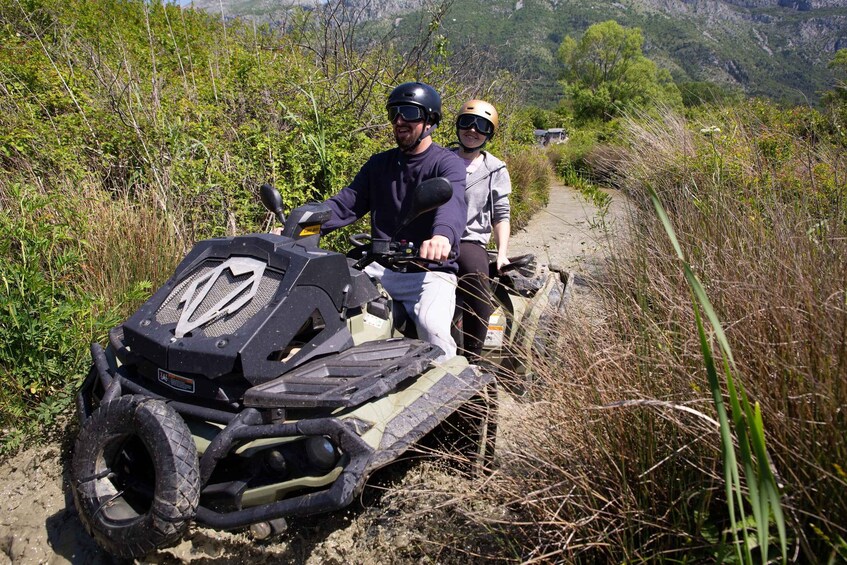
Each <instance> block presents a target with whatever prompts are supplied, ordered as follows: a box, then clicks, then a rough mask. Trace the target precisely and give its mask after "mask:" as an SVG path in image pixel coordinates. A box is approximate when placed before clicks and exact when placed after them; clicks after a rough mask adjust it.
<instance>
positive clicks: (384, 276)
mask: <svg viewBox="0 0 847 565" xmlns="http://www.w3.org/2000/svg"><path fill="white" fill-rule="evenodd" d="M365 271H366V272H367V273H368V274H369V275H370V276H372V277H376V278H378V279H380V281H381V282H382V287H383V288H384V289H385V291H386V292H387V293H388V294H389V296H391V299H392V300H394V301H395V302H399V303H401V304H402V305H403V307H405V308H406V312H407V313H408V314H409V317H410V318H411V319H412V320H414V321H415V327H416V328H417V330H418V338H420V339H422V340H424V341H428V342H429V343H432V344H433V345H437V346H438V347H440V348H441V350H442V351H444V355H442V356H441V357H439V358H438V359H436V361H446V360H447V359H450V358H452V357H455V355H456V342H455V341H453V336H451V335H450V325H451V324H452V322H453V312H454V310H455V309H456V275H453V274H450V273H441V272H428V273H397V272H395V271H392V270H390V269H385V268H383V267H381V266H379V265H376V264H375V263H371V264H370V265H368V266H367V268H366V269H365Z"/></svg>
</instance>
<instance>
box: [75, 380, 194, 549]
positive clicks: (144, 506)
mask: <svg viewBox="0 0 847 565" xmlns="http://www.w3.org/2000/svg"><path fill="white" fill-rule="evenodd" d="M199 477H200V476H199V472H198V462H197V449H196V447H195V445H194V440H193V439H192V437H191V432H189V430H188V427H187V426H186V425H185V422H184V421H183V420H182V418H180V416H179V415H178V414H177V413H176V412H175V411H174V410H173V409H172V408H171V407H170V406H168V405H167V404H165V403H164V402H162V401H161V400H155V399H152V398H148V397H145V396H121V397H118V398H116V399H115V400H112V401H111V402H107V403H105V404H103V405H101V406H100V407H99V408H98V409H97V410H96V411H94V413H93V414H91V416H90V417H89V418H88V419H87V420H86V421H85V423H84V425H83V427H82V430H81V431H80V434H79V437H78V438H77V441H76V447H75V449H74V455H73V460H72V463H71V489H72V491H73V497H74V503H75V504H76V508H77V511H78V512H79V516H80V519H81V520H82V523H83V525H84V526H85V529H86V530H87V531H88V533H89V534H91V536H92V537H93V538H94V539H95V540H96V541H97V543H99V544H100V545H101V546H102V547H103V548H104V549H105V550H106V551H107V552H109V553H111V554H112V555H114V556H116V557H122V558H138V557H142V556H144V555H146V554H147V553H150V552H151V551H153V550H155V549H157V548H159V547H164V546H167V545H169V544H172V543H174V542H176V541H178V540H179V539H180V538H181V537H182V535H183V534H184V533H185V531H186V529H187V528H188V526H189V524H190V522H191V520H192V519H193V518H194V515H195V512H196V510H197V504H198V500H199V496H200V478H199Z"/></svg>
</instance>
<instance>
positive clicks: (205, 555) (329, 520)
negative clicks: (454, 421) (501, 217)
mask: <svg viewBox="0 0 847 565" xmlns="http://www.w3.org/2000/svg"><path fill="white" fill-rule="evenodd" d="M618 200H619V199H617V198H616V199H614V200H613V205H612V208H611V210H610V213H609V214H608V215H606V216H605V219H606V220H607V221H608V220H609V219H610V218H611V217H614V216H617V215H619V214H620V212H621V206H620V203H619V202H618ZM600 219H601V218H599V217H598V215H597V210H596V209H595V208H594V207H593V206H591V205H590V204H587V203H586V202H585V200H584V199H582V198H581V197H579V195H578V194H577V193H576V192H575V191H573V190H571V189H569V188H566V187H564V186H561V185H555V186H554V187H553V188H552V190H551V195H550V202H549V205H548V206H547V207H546V208H545V209H544V210H542V211H541V212H539V213H538V214H536V216H535V217H534V218H533V219H532V221H531V222H530V223H529V225H528V226H527V227H526V228H525V229H524V230H521V231H520V232H518V233H516V234H515V235H513V236H512V239H511V244H510V254H511V255H518V254H523V253H534V254H535V255H536V257H537V259H538V263H539V264H540V265H542V267H543V266H545V265H557V266H560V267H562V268H565V269H568V270H574V271H576V272H578V273H583V274H590V273H591V272H593V271H594V270H595V269H596V267H597V266H598V264H599V263H598V262H599V257H600V250H601V249H602V247H601V244H602V238H603V237H604V235H603V230H601V229H598V227H597V223H598V221H599V220H600ZM68 420H69V421H70V418H69V419H68ZM73 428H74V426H73V424H68V429H71V430H72V429H73ZM69 451H70V442H69V441H68V440H67V439H64V440H63V439H61V438H59V439H56V440H53V441H52V442H50V443H48V444H47V445H44V446H41V447H37V448H32V449H29V450H26V451H24V452H22V453H20V454H18V455H16V456H15V457H13V458H10V459H7V460H5V461H3V462H2V463H0V565H3V564H4V563H24V564H28V563H57V564H59V563H79V564H82V563H85V564H98V563H111V562H112V559H111V558H110V557H109V556H108V555H106V554H105V553H103V552H102V551H101V550H100V549H99V548H98V546H97V545H96V544H95V543H94V542H93V541H92V540H91V538H90V537H89V536H88V535H87V534H86V533H85V531H84V530H83V527H82V524H81V523H80V521H79V519H78V517H77V514H76V511H75V509H74V507H73V501H72V500H71V497H70V494H69V491H68V489H67V488H66V475H65V473H64V461H65V460H66V459H67V458H68V457H69ZM407 480H423V481H433V480H435V481H437V482H438V483H439V484H437V485H435V488H436V489H439V490H441V491H442V492H444V491H445V489H446V492H451V491H450V490H449V489H451V488H461V485H459V484H458V483H451V480H452V479H451V478H449V477H441V478H438V477H436V478H433V477H428V478H427V477H424V478H421V477H415V478H413V479H407ZM430 486H432V485H430ZM423 510H425V509H423ZM384 516H385V512H384V511H382V512H369V511H367V509H366V510H364V511H362V510H359V511H351V512H347V513H338V514H336V515H332V516H329V517H321V518H320V519H313V520H307V521H302V522H301V523H300V524H298V527H297V528H295V529H293V530H291V533H290V534H288V533H287V534H284V535H283V536H282V537H281V538H279V539H278V540H275V541H274V542H266V543H256V542H253V541H251V540H250V539H249V537H248V536H247V535H245V534H230V533H226V532H215V531H211V530H205V529H201V528H193V529H192V530H191V531H190V533H189V536H188V537H187V539H186V540H185V541H184V542H182V543H181V544H180V545H178V546H177V547H174V548H170V549H167V550H163V551H160V552H158V553H156V554H154V555H151V556H149V557H148V558H147V559H146V560H145V562H149V563H180V562H190V561H199V562H203V563H242V562H251V563H314V564H317V563H402V562H404V558H403V557H402V552H401V553H396V552H395V553H394V554H393V555H392V554H391V553H385V552H375V551H374V548H375V547H386V544H387V546H388V547H391V548H392V549H395V548H397V547H402V545H403V543H405V542H404V540H405V539H406V536H405V534H404V532H402V531H401V530H399V529H398V530H395V531H392V528H395V527H396V526H394V525H393V524H394V522H392V521H388V522H386V521H385V519H384ZM397 522H398V523H399V522H400V521H399V520H398V521H397ZM386 540H387V541H386ZM416 562H417V561H416ZM427 562H429V561H427Z"/></svg>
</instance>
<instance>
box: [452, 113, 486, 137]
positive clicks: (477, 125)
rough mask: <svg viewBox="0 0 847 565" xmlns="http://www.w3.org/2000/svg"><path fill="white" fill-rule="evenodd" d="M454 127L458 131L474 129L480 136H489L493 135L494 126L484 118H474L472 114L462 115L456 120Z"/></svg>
mask: <svg viewBox="0 0 847 565" xmlns="http://www.w3.org/2000/svg"><path fill="white" fill-rule="evenodd" d="M456 127H457V128H459V129H471V128H474V129H475V130H476V131H478V132H479V133H481V134H482V135H491V134H492V133H494V124H492V123H491V122H489V121H488V120H486V119H485V118H481V117H479V116H474V115H473V114H462V115H461V116H459V119H457V120H456Z"/></svg>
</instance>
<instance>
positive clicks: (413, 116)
mask: <svg viewBox="0 0 847 565" xmlns="http://www.w3.org/2000/svg"><path fill="white" fill-rule="evenodd" d="M397 116H401V117H402V118H403V121H404V122H420V121H423V119H424V111H423V108H421V107H420V106H411V105H402V106H389V107H388V121H389V122H391V123H392V124H393V123H394V121H395V120H397Z"/></svg>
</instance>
